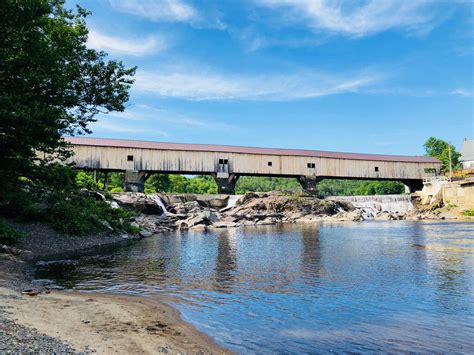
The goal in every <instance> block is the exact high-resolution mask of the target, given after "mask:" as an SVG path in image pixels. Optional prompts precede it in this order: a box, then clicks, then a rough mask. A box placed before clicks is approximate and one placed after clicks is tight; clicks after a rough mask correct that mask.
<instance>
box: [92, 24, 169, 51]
mask: <svg viewBox="0 0 474 355" xmlns="http://www.w3.org/2000/svg"><path fill="white" fill-rule="evenodd" d="M87 44H88V45H89V47H91V48H95V49H100V50H104V51H107V52H111V53H116V54H126V55H132V56H142V55H147V54H151V53H156V52H159V51H163V50H165V49H166V48H167V42H166V40H165V39H164V38H162V37H158V36H148V37H146V38H144V39H137V38H135V39H132V38H122V37H115V36H109V35H106V34H103V33H100V32H98V31H95V30H90V31H89V38H88V41H87Z"/></svg>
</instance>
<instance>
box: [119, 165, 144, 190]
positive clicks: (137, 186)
mask: <svg viewBox="0 0 474 355" xmlns="http://www.w3.org/2000/svg"><path fill="white" fill-rule="evenodd" d="M149 177H150V174H148V173H147V172H146V171H135V170H126V171H125V181H124V190H125V191H130V192H144V191H145V181H146V179H148V178H149Z"/></svg>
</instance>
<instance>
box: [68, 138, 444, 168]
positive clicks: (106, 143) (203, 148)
mask: <svg viewBox="0 0 474 355" xmlns="http://www.w3.org/2000/svg"><path fill="white" fill-rule="evenodd" d="M64 139H65V140H66V141H67V142H69V143H71V144H74V145H89V146H99V147H117V148H141V149H156V150H178V151H192V152H221V153H243V154H260V155H283V156H303V157H314V158H335V159H355V160H374V161H396V162H411V163H440V162H439V160H437V159H435V158H431V157H426V156H403V155H379V154H358V153H339V152H327V151H321V150H302V149H280V148H256V147H241V146H230V145H211V144H185V143H166V142H150V141H137V140H125V139H110V138H90V137H87V138H85V137H65V138H64Z"/></svg>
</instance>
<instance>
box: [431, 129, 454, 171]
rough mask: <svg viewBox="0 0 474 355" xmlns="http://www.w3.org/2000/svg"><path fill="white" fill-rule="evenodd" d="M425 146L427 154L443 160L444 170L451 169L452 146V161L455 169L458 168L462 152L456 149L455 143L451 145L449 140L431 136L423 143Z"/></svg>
mask: <svg viewBox="0 0 474 355" xmlns="http://www.w3.org/2000/svg"><path fill="white" fill-rule="evenodd" d="M423 146H424V148H425V152H426V155H428V156H430V157H434V158H436V159H438V160H440V161H441V162H442V167H441V170H442V171H443V172H445V173H446V172H448V171H449V150H450V148H451V163H452V167H453V169H456V168H458V167H459V166H460V161H459V159H460V158H461V153H459V152H457V151H456V147H455V146H454V145H452V144H451V145H450V144H448V143H447V142H445V141H443V140H441V139H438V138H435V137H430V138H428V140H427V141H426V142H425V144H424V145H423Z"/></svg>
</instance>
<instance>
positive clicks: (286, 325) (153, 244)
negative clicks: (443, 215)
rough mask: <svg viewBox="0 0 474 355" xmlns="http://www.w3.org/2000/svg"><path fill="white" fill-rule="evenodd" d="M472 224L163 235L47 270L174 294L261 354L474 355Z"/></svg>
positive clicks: (66, 279)
mask: <svg viewBox="0 0 474 355" xmlns="http://www.w3.org/2000/svg"><path fill="white" fill-rule="evenodd" d="M473 236H474V224H472V223H471V224H469V223H444V222H443V223H427V222H387V223H380V222H373V223H342V224H341V223H339V224H338V223H333V224H322V225H319V226H310V225H303V226H295V225H287V226H279V227H276V226H266V227H261V228H260V227H259V228H255V227H248V228H241V229H228V230H217V231H215V232H208V233H202V232H193V231H189V232H186V233H182V234H181V233H178V234H176V235H175V234H169V235H163V236H161V237H159V238H148V239H144V240H140V241H136V242H131V243H127V244H124V245H122V246H114V247H105V248H100V249H95V250H91V251H90V252H87V253H83V254H81V255H80V256H77V255H76V256H74V257H69V256H67V255H65V256H61V257H59V259H61V260H59V261H57V260H56V261H53V262H47V261H46V262H44V261H43V262H40V263H39V264H38V267H37V268H36V271H35V277H37V278H43V279H44V278H53V279H54V281H55V282H56V283H58V284H59V285H62V286H65V287H67V288H74V289H79V290H98V291H101V292H117V293H129V294H142V295H147V296H153V295H157V294H160V293H165V294H167V295H168V296H169V295H174V296H175V298H174V299H177V300H184V301H186V302H178V303H176V305H177V307H178V308H179V309H180V310H181V311H182V313H183V316H184V318H185V319H186V320H188V321H190V322H192V323H194V324H195V325H196V326H197V327H198V328H199V329H201V330H202V331H204V332H207V333H209V334H210V335H211V336H213V337H214V338H215V339H216V340H217V341H218V342H220V343H221V344H222V345H225V346H227V347H229V348H231V349H232V350H235V351H237V352H241V353H249V352H250V353H251V352H258V353H262V352H264V351H268V352H273V353H274V352H314V351H315V349H318V352H319V351H320V352H328V351H336V352H345V351H349V350H350V351H356V352H380V351H389V352H407V351H414V352H472V351H474V347H473V345H472V340H471V339H473V338H474V295H473V290H474V237H473Z"/></svg>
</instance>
